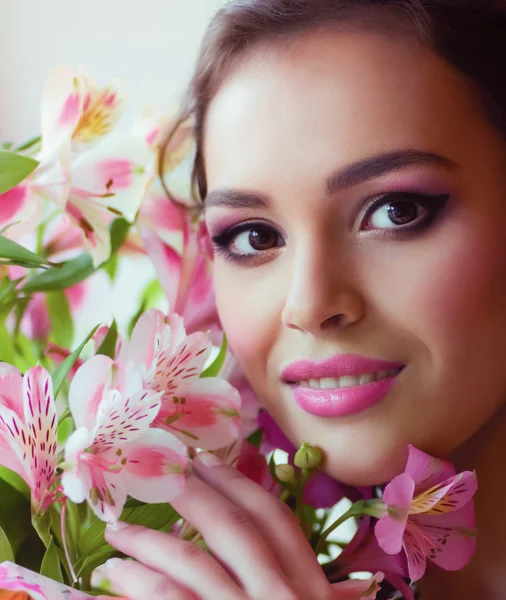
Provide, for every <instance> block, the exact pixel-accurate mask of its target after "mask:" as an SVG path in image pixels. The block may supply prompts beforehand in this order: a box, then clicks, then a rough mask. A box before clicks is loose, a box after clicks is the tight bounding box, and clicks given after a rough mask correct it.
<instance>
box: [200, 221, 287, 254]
mask: <svg viewBox="0 0 506 600" xmlns="http://www.w3.org/2000/svg"><path fill="white" fill-rule="evenodd" d="M211 239H212V242H213V246H214V248H215V250H216V251H217V252H218V253H219V254H222V255H223V256H224V257H225V258H226V259H227V260H230V261H232V262H234V261H235V262H247V261H249V260H253V259H254V258H255V257H257V256H259V255H261V254H264V253H266V252H268V251H270V250H273V249H275V248H278V247H280V246H283V245H284V241H283V238H282V237H281V234H280V233H279V232H278V231H277V230H276V229H274V228H273V227H270V226H269V225H265V224H261V223H242V224H241V225H238V226H237V227H231V228H229V229H225V230H224V231H223V232H221V233H218V234H216V235H214V236H213V237H212V238H211Z"/></svg>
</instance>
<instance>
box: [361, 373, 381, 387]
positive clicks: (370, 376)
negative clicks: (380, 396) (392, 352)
mask: <svg viewBox="0 0 506 600" xmlns="http://www.w3.org/2000/svg"><path fill="white" fill-rule="evenodd" d="M376 377H377V375H376V373H366V374H365V375H360V383H361V384H362V383H372V382H373V381H376Z"/></svg>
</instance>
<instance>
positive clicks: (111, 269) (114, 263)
mask: <svg viewBox="0 0 506 600" xmlns="http://www.w3.org/2000/svg"><path fill="white" fill-rule="evenodd" d="M118 266H119V256H118V255H117V254H113V255H112V256H111V258H110V259H109V260H107V261H106V262H105V263H104V264H103V266H102V268H103V269H104V271H105V272H106V273H107V275H108V276H109V279H110V280H111V281H114V280H115V279H116V275H117V273H118Z"/></svg>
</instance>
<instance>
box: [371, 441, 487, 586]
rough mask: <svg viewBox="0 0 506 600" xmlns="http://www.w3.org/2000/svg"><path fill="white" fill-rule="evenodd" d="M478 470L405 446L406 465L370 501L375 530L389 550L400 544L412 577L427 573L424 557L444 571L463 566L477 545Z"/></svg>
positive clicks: (392, 550) (384, 546) (418, 577)
mask: <svg viewBox="0 0 506 600" xmlns="http://www.w3.org/2000/svg"><path fill="white" fill-rule="evenodd" d="M477 487H478V486H477V480H476V474H475V473H474V472H470V471H465V472H463V473H459V474H458V475H457V474H456V472H455V470H454V468H453V466H452V465H451V464H450V463H449V462H447V461H443V460H439V459H436V458H433V457H431V456H429V455H428V454H425V453H424V452H421V451H420V450H417V449H416V448H415V447H414V446H411V445H410V446H409V457H408V461H407V464H406V470H405V472H404V473H402V474H401V475H398V476H397V477H395V478H394V479H393V480H392V481H391V482H390V483H389V484H388V485H387V486H386V488H385V491H384V493H383V498H382V500H379V501H370V505H371V506H372V511H371V513H370V514H373V513H374V512H375V510H376V509H377V512H376V514H375V515H374V516H380V517H381V518H380V520H379V521H378V523H376V528H375V533H376V537H377V539H378V543H379V545H380V546H381V548H383V550H384V551H385V552H387V553H388V554H398V553H399V552H401V550H404V552H405V554H406V557H407V561H408V572H409V576H410V578H411V581H418V580H419V579H420V578H421V577H422V576H423V574H424V573H425V569H426V564H427V558H429V559H430V560H432V561H434V562H435V563H436V564H437V565H439V566H440V567H442V568H443V569H446V570H448V571H456V570H459V569H462V567H464V565H466V564H467V563H468V562H469V560H470V559H471V557H472V555H473V553H474V549H475V545H476V540H475V535H476V534H475V517H474V507H473V500H472V498H473V496H474V494H475V492H476V490H477Z"/></svg>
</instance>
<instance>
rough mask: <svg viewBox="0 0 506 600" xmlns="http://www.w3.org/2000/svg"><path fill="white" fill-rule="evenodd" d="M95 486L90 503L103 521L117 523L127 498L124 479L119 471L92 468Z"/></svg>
mask: <svg viewBox="0 0 506 600" xmlns="http://www.w3.org/2000/svg"><path fill="white" fill-rule="evenodd" d="M91 474H92V480H93V487H92V493H91V495H90V497H89V498H88V503H89V505H90V506H91V508H92V510H93V512H94V513H95V514H96V515H97V517H98V518H99V519H101V520H102V521H107V522H109V523H116V522H117V520H118V519H119V518H120V515H121V513H122V512H123V507H124V506H125V502H126V499H127V492H126V490H125V487H124V484H123V479H122V477H121V475H120V474H119V473H111V472H109V471H103V470H100V469H92V470H91Z"/></svg>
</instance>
